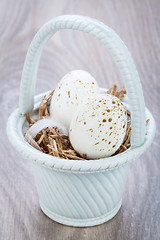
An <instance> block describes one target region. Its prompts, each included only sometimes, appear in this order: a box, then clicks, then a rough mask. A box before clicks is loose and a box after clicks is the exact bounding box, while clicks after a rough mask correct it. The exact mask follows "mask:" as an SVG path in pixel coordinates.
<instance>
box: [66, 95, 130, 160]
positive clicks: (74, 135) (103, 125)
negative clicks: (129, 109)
mask: <svg viewBox="0 0 160 240" xmlns="http://www.w3.org/2000/svg"><path fill="white" fill-rule="evenodd" d="M126 127H127V116H126V111H125V108H124V106H123V104H122V102H121V101H120V100H119V99H118V98H117V97H115V96H112V95H110V94H99V95H97V96H96V97H93V98H92V99H90V101H89V102H87V103H86V104H84V105H82V106H80V107H79V108H78V110H77V111H76V113H75V114H74V116H73V118H72V121H71V124H70V130H69V137H70V141H71V144H72V146H73V148H74V149H75V150H76V151H77V152H78V153H79V154H80V155H81V156H83V154H86V155H87V158H88V159H98V158H105V157H109V156H111V155H112V154H114V153H115V152H116V150H117V149H118V148H119V147H120V145H121V144H122V142H123V139H124V136H125V133H126Z"/></svg>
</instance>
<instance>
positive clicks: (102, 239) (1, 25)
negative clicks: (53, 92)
mask: <svg viewBox="0 0 160 240" xmlns="http://www.w3.org/2000/svg"><path fill="white" fill-rule="evenodd" d="M159 13H160V1H159V0H142V1H141V0H134V1H132V0H81V1H78V0H68V1H66V0H58V1H57V0H45V1H43V0H23V1H22V0H16V1H14V0H1V1H0V103H1V105H0V239H1V240H14V239H17V240H22V239H23V240H28V239H29V240H30V239H33V240H42V239H43V240H52V239H54V240H66V239H67V240H68V239H72V240H76V239H78V240H79V239H87V240H96V239H97V240H120V239H123V240H131V239H132V240H142V239H145V240H158V239H160V161H159V160H160V124H159V122H160V121H159V117H160V107H159V103H160V80H159V77H160V67H159V62H160V44H159V41H160V14H159ZM61 14H80V15H87V16H90V17H94V18H97V19H99V20H101V21H102V22H104V23H105V24H106V25H108V26H109V27H111V28H113V29H114V30H115V31H116V32H117V33H118V34H119V35H120V37H121V38H122V39H123V41H124V42H125V43H126V45H127V47H128V48H129V50H130V52H131V54H132V56H133V58H134V61H135V63H136V66H137V69H138V71H139V75H140V78H141V81H142V86H143V91H144V97H145V103H146V106H147V107H148V108H149V109H150V110H151V112H152V113H153V115H154V117H155V120H156V123H157V131H156V137H155V139H154V142H153V144H152V146H151V147H150V148H149V149H148V150H147V151H146V152H145V153H144V154H143V155H142V156H141V157H140V159H139V160H137V161H135V162H133V163H132V164H131V165H130V169H129V174H128V178H127V184H126V188H125V192H124V195H123V205H122V207H121V209H120V211H119V213H118V214H117V215H116V216H115V217H114V218H113V219H112V220H110V221H109V222H107V223H105V224H102V225H100V226H96V227H90V228H73V227H67V226H63V225H61V224H58V223H56V222H54V221H52V220H50V219H49V218H48V217H46V216H45V215H44V214H43V213H42V211H41V210H40V207H39V202H38V195H37V190H36V187H35V184H34V177H33V170H32V164H31V162H30V161H27V160H25V159H23V158H22V157H21V156H20V155H19V154H18V153H17V152H16V151H15V150H14V149H13V147H12V146H11V144H10V143H9V142H8V138H7V136H6V122H7V118H8V116H9V115H10V113H11V112H12V111H13V110H14V109H15V108H16V107H17V106H18V97H19V86H20V79H21V73H22V67H23V63H24V59H25V55H26V52H27V49H28V47H29V44H30V42H31V40H32V38H33V36H34V35H35V33H36V32H37V30H38V29H39V28H40V27H41V25H42V24H44V23H45V22H46V21H48V20H50V19H51V18H53V17H55V16H58V15H61ZM74 69H84V70H87V71H89V72H90V73H91V74H92V75H93V76H94V77H95V78H96V80H97V81H98V83H99V85H100V86H102V87H110V86H112V84H113V83H115V82H117V83H118V84H119V85H120V86H121V85H122V84H123V82H122V80H121V79H120V75H119V72H118V70H117V68H116V66H115V64H114V62H113V60H112V59H111V57H110V56H109V54H108V52H107V50H106V49H105V47H104V46H103V45H102V44H101V43H99V42H98V41H97V40H95V39H94V38H93V37H91V36H89V35H87V34H84V33H81V32H76V31H71V30H63V31H60V32H58V33H56V35H55V36H54V37H53V38H52V39H51V40H50V41H49V43H48V44H47V46H46V47H45V49H44V51H43V54H42V57H41V61H40V66H39V71H38V78H37V87H36V93H40V92H43V91H45V90H49V89H53V88H54V87H55V86H56V84H57V83H58V81H59V80H60V79H61V77H62V76H63V75H64V74H65V73H67V72H68V71H70V70H74Z"/></svg>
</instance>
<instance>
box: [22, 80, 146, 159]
mask: <svg viewBox="0 0 160 240" xmlns="http://www.w3.org/2000/svg"><path fill="white" fill-rule="evenodd" d="M53 93H54V90H53V91H52V92H51V93H50V94H49V95H48V96H45V97H44V98H43V100H42V102H41V104H40V106H39V110H38V119H37V120H36V121H38V120H40V119H43V118H47V117H49V107H48V105H49V103H50V101H51V98H52V95H53ZM107 93H108V94H111V95H114V96H116V97H118V98H119V99H120V100H122V99H123V97H124V95H125V94H126V89H124V88H123V89H121V90H119V91H118V87H117V85H116V84H114V85H113V87H111V88H110V89H109V90H108V91H107ZM126 112H127V119H128V120H127V130H126V135H125V137H124V140H123V143H122V145H121V146H120V147H119V149H118V150H117V151H116V152H115V153H114V155H116V154H119V153H121V152H124V151H126V150H127V149H128V148H129V147H130V138H131V126H130V122H131V115H130V112H129V111H128V110H127V109H126ZM26 120H27V121H28V123H29V126H30V127H31V126H32V125H33V124H34V123H35V122H36V121H35V120H33V119H31V117H30V116H29V114H28V113H26ZM147 123H148V120H147ZM29 143H30V144H31V145H32V146H33V147H35V148H36V149H38V150H40V151H42V152H44V153H46V154H49V155H52V156H55V157H59V158H64V159H73V160H86V158H87V156H85V155H84V156H83V157H81V156H79V154H78V153H77V152H76V151H75V150H74V149H73V147H72V145H71V143H70V140H69V137H68V136H66V135H61V134H60V133H59V129H58V128H57V127H47V128H45V129H43V130H42V131H40V132H39V133H38V134H37V135H36V137H35V138H33V139H31V141H30V142H29Z"/></svg>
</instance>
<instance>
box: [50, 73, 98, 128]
mask: <svg viewBox="0 0 160 240" xmlns="http://www.w3.org/2000/svg"><path fill="white" fill-rule="evenodd" d="M95 94H96V95H97V94H99V87H98V84H97V82H96V81H95V79H94V78H93V77H92V76H91V74H90V73H88V72H86V71H83V70H75V71H72V72H70V73H67V74H66V75H65V76H64V77H63V78H62V79H61V81H60V82H59V84H58V86H57V87H56V89H55V92H54V94H53V97H52V99H51V105H50V115H51V118H52V119H54V120H56V121H59V122H61V123H62V124H63V125H64V126H65V127H66V128H68V129H69V125H70V122H71V119H72V117H73V115H74V113H75V111H76V110H77V108H78V107H79V106H80V105H81V104H83V103H84V102H86V101H87V100H88V99H89V98H90V96H94V95H95Z"/></svg>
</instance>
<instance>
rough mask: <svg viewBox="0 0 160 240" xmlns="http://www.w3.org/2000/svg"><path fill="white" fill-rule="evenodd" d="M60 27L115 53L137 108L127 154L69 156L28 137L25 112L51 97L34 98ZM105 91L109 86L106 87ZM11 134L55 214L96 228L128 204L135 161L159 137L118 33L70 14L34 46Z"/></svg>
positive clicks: (49, 212)
mask: <svg viewBox="0 0 160 240" xmlns="http://www.w3.org/2000/svg"><path fill="white" fill-rule="evenodd" d="M60 29H74V30H80V31H84V32H87V33H89V34H91V35H93V36H94V37H96V38H97V39H99V40H100V41H101V42H102V43H103V44H104V45H105V46H106V47H107V48H108V50H109V52H110V53H111V55H112V56H113V58H114V60H115V62H116V64H117V66H118V68H119V70H120V73H121V76H122V79H123V81H124V83H125V87H126V90H127V97H126V98H125V99H124V104H126V105H127V106H128V108H129V110H130V112H131V128H132V134H131V147H130V148H129V149H128V150H126V151H125V152H123V153H120V154H117V155H115V156H112V157H108V158H104V159H99V160H85V161H83V160H66V159H60V158H58V157H53V156H50V155H48V154H45V153H43V152H40V151H38V150H37V149H35V148H33V147H32V146H31V145H30V144H28V143H27V142H26V141H25V140H24V132H25V130H26V127H27V123H26V119H25V113H26V112H29V113H30V115H31V116H32V117H35V116H36V114H37V109H38V107H39V104H40V102H41V100H42V96H44V95H46V93H43V94H41V95H38V96H36V97H34V90H35V80H36V73H37V68H38V62H39V58H40V55H41V51H42V49H43V47H44V46H45V43H46V42H47V41H48V40H49V39H50V38H51V37H52V36H53V34H54V33H55V32H56V31H58V30H60ZM101 92H106V90H105V89H101ZM148 118H149V119H150V121H149V123H148V124H147V126H146V123H145V122H146V119H148ZM7 134H8V138H9V140H10V141H11V143H12V144H13V146H14V147H15V149H17V151H19V152H20V153H21V154H22V155H23V156H24V157H25V158H27V159H30V160H32V161H33V166H34V173H35V180H36V185H37V190H38V194H39V199H40V207H41V209H42V211H43V212H44V213H45V214H46V215H47V216H48V217H49V218H51V219H53V220H55V221H57V222H59V223H62V224H65V225H69V226H77V227H87V226H94V225H98V224H101V223H104V222H106V221H108V220H110V219H111V218H113V217H114V216H115V215H116V213H117V212H118V210H119V209H120V207H121V204H122V194H123V190H124V187H125V182H126V177H127V170H128V165H129V163H130V162H131V161H132V160H135V159H136V158H138V157H139V156H140V155H141V154H142V153H143V152H144V151H145V150H146V149H147V148H148V146H149V145H150V144H151V142H152V140H153V137H154V135H155V121H154V119H153V117H152V114H151V113H150V112H149V110H148V109H147V108H145V104H144V98H143V92H142V87H141V84H140V80H139V76H138V73H137V71H136V68H135V65H134V62H133V60H132V58H131V55H130V54H129V52H128V49H127V48H126V46H125V45H124V43H123V42H122V40H121V39H120V38H119V37H118V35H117V34H116V33H115V32H114V31H113V30H111V29H110V28H109V27H107V26H106V25H104V24H103V23H101V22H99V21H97V20H95V19H91V18H88V17H83V16H77V15H64V16H60V17H56V18H54V19H52V20H51V21H49V22H48V23H46V24H45V25H44V26H43V27H42V28H41V29H40V30H39V31H38V33H37V34H36V36H35V37H34V39H33V41H32V43H31V45H30V47H29V50H28V53H27V56H26V60H25V64H24V68H23V73H22V80H21V89H20V101H19V108H18V109H16V110H15V111H14V112H13V113H12V114H11V115H10V117H9V119H8V123H7Z"/></svg>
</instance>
